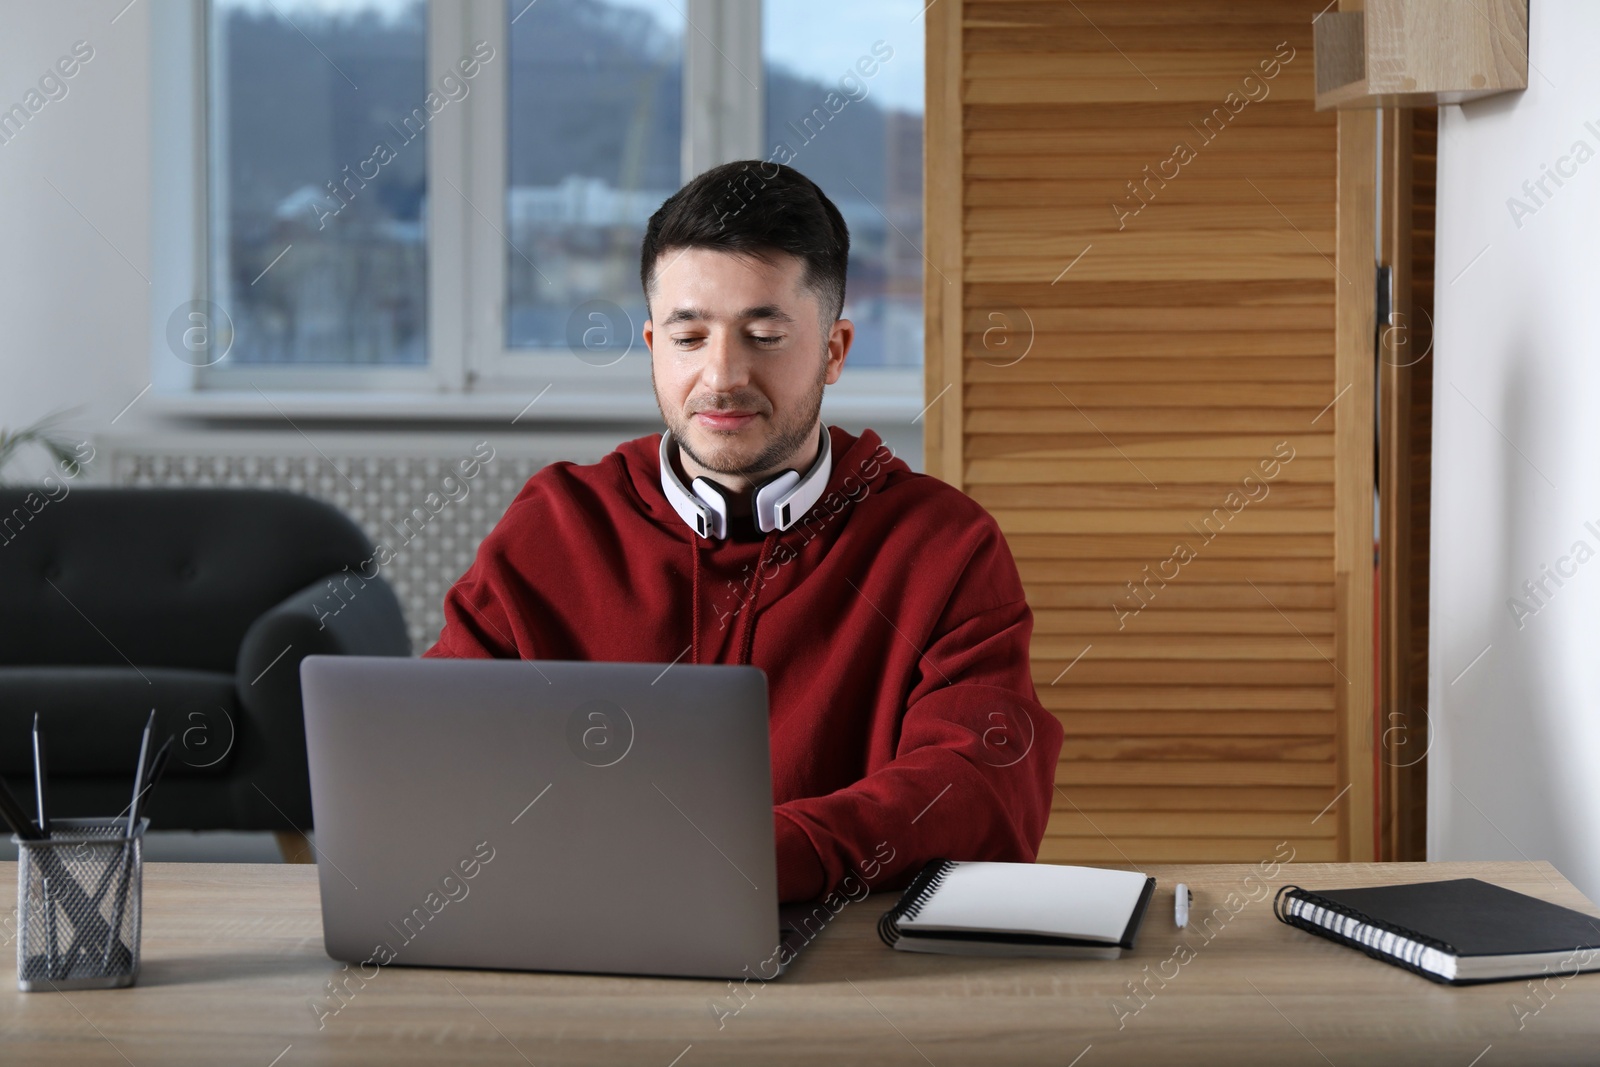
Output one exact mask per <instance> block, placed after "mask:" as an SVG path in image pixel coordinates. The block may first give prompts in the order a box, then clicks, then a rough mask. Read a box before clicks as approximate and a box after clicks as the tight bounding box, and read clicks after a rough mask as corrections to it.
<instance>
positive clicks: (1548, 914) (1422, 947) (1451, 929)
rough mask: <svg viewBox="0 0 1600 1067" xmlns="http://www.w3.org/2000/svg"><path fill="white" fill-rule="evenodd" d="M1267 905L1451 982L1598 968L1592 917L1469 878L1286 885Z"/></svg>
mask: <svg viewBox="0 0 1600 1067" xmlns="http://www.w3.org/2000/svg"><path fill="white" fill-rule="evenodd" d="M1272 910H1273V913H1274V914H1276V915H1277V916H1278V918H1279V919H1280V920H1282V921H1283V922H1286V923H1288V924H1289V925H1290V926H1296V927H1299V928H1300V929H1302V930H1308V931H1310V932H1311V933H1313V934H1317V935H1319V936H1321V937H1326V938H1328V939H1329V940H1331V941H1337V942H1338V943H1340V944H1342V945H1348V946H1350V947H1351V948H1357V949H1360V950H1361V951H1362V952H1365V953H1366V954H1367V955H1369V956H1371V957H1373V958H1374V959H1380V960H1383V961H1384V962H1385V963H1392V964H1394V965H1395V966H1396V967H1404V968H1405V969H1406V970H1409V971H1415V972H1416V973H1418V974H1420V975H1422V976H1423V977H1424V978H1430V979H1432V980H1433V981H1435V982H1445V983H1448V984H1450V985H1465V984H1468V983H1473V982H1498V981H1506V980H1509V979H1514V978H1530V977H1538V976H1540V975H1543V974H1547V973H1548V974H1559V975H1562V976H1567V977H1570V976H1571V975H1574V974H1577V973H1578V972H1579V971H1592V970H1600V917H1595V916H1592V915H1585V914H1584V913H1583V912H1580V911H1574V910H1572V909H1571V908H1564V907H1562V906H1561V905H1559V904H1551V903H1549V902H1548V901H1544V900H1539V899H1538V898H1537V897H1530V896H1528V895H1527V894H1525V893H1518V892H1516V891H1515V890H1511V889H1505V888H1503V887H1501V886H1497V885H1491V884H1489V883H1488V882H1483V881H1480V880H1478V879H1476V878H1454V879H1451V880H1449V881H1442V882H1417V883H1412V884H1409V885H1383V886H1371V887H1368V888H1365V889H1338V890H1328V891H1321V892H1311V891H1310V890H1306V889H1301V888H1300V887H1299V886H1295V885H1286V886H1284V887H1283V888H1282V889H1280V890H1278V895H1277V896H1276V897H1275V898H1274V899H1273V902H1272Z"/></svg>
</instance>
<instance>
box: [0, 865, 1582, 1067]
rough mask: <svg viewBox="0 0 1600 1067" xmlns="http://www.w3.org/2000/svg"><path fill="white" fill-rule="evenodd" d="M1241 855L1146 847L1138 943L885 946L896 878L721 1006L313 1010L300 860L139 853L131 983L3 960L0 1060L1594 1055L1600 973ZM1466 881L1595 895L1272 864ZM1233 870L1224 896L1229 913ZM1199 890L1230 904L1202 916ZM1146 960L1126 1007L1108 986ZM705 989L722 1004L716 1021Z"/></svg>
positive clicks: (1533, 869)
mask: <svg viewBox="0 0 1600 1067" xmlns="http://www.w3.org/2000/svg"><path fill="white" fill-rule="evenodd" d="M1254 870H1255V867H1254V866H1252V865H1244V864H1239V865H1217V866H1171V867H1152V868H1150V873H1152V874H1154V875H1155V876H1156V878H1157V885H1158V888H1157V891H1156V897H1155V901H1154V903H1153V905H1152V908H1151V912H1150V914H1149V916H1148V918H1147V920H1146V922H1145V926H1144V930H1143V932H1142V933H1141V935H1140V938H1139V948H1138V950H1137V951H1136V952H1134V953H1132V954H1130V955H1127V956H1124V957H1123V958H1122V959H1121V960H1117V961H1114V962H1105V961H1055V960H1039V959H1032V960H1003V959H964V958H960V957H949V956H930V955H922V954H916V953H906V952H894V951H891V950H889V949H888V948H886V947H885V946H884V945H883V944H881V943H880V942H879V941H878V938H877V934H876V932H875V931H874V923H875V921H876V920H877V918H878V916H879V914H880V913H881V912H882V911H883V910H884V909H885V908H886V907H888V906H889V904H890V903H892V900H893V895H892V894H875V895H874V896H871V897H869V898H867V899H865V900H863V901H860V902H858V903H853V904H849V905H847V906H846V907H845V908H844V909H843V911H842V912H840V914H839V915H838V917H837V918H836V919H835V920H834V921H833V922H832V924H830V925H829V926H828V927H827V928H826V929H825V930H824V931H823V933H822V934H821V935H820V936H819V937H818V938H817V940H816V941H815V942H814V943H813V944H812V945H811V946H810V947H809V948H808V949H807V951H806V953H805V954H804V955H802V956H801V957H800V958H799V960H797V961H796V963H795V964H794V966H793V967H792V968H791V970H790V972H789V974H787V975H786V976H785V977H784V978H783V979H781V980H779V981H778V982H774V983H770V984H766V985H758V984H756V983H753V982H752V983H751V984H750V985H749V988H748V991H746V992H745V998H746V999H745V1002H744V1003H743V1006H742V1007H740V1006H739V1005H740V1001H739V1000H738V999H736V998H735V995H734V991H733V989H732V988H731V987H730V985H729V984H728V983H725V982H710V981H701V980H691V979H640V978H608V977H596V976H587V975H555V974H513V973H504V972H477V971H445V970H431V969H414V968H405V967H395V968H389V969H385V970H382V971H380V972H378V973H377V974H376V976H375V977H373V978H371V979H370V980H369V981H367V982H366V983H365V984H364V985H359V984H358V983H357V982H355V981H352V982H351V985H350V988H351V989H352V990H353V992H352V993H350V994H348V997H349V999H348V1001H347V1002H345V1003H344V1005H343V1007H342V1008H341V1009H340V1010H339V1011H338V1013H337V1014H330V1015H326V1016H324V1017H323V1018H322V1020H321V1021H322V1023H323V1025H322V1028H321V1029H319V1028H318V1013H317V1011H316V1010H315V1009H314V1008H313V1006H312V1005H313V1004H316V1003H327V1004H337V1003H338V1002H337V1001H334V1000H332V999H331V998H330V997H329V995H328V992H327V989H326V987H325V983H327V982H328V981H329V980H330V979H334V978H336V977H339V976H340V975H341V973H342V972H341V965H339V964H335V963H334V962H333V961H331V960H329V959H328V958H327V957H326V956H325V955H324V954H323V951H322V931H321V922H320V917H319V908H318V902H317V888H316V880H315V875H316V871H315V870H314V869H313V868H311V867H304V866H290V865H282V866H279V865H264V864H172V863H153V864H149V865H147V867H146V868H145V905H144V907H145V929H144V943H143V952H144V965H143V971H142V973H141V975H140V979H139V984H138V985H137V986H135V987H133V988H131V989H124V990H111V991H100V992H74V993H19V992H16V991H15V990H14V988H12V979H11V974H10V964H9V962H8V963H7V964H6V968H7V974H6V976H5V986H6V987H7V988H5V989H4V990H0V1062H3V1063H5V1064H8V1065H11V1064H17V1065H22V1064H35V1063H49V1064H57V1063H60V1064H67V1063H70V1064H116V1065H123V1064H127V1063H131V1064H136V1065H138V1067H147V1065H161V1067H169V1065H175V1064H206V1065H208V1067H210V1065H215V1064H245V1065H249V1067H269V1065H275V1067H299V1065H301V1064H324V1063H341V1064H342V1063H404V1064H413V1063H415V1064H422V1063H444V1062H451V1061H458V1060H466V1059H468V1058H470V1060H471V1062H473V1063H474V1064H476V1063H495V1064H524V1063H532V1064H538V1065H539V1067H545V1065H547V1064H639V1065H646V1067H668V1065H673V1067H700V1065H702V1064H710V1063H737V1064H759V1065H762V1067H770V1065H777V1064H788V1063H795V1064H802V1063H804V1064H813V1063H826V1064H873V1065H877V1064H908V1065H921V1064H925V1063H932V1064H937V1065H939V1067H946V1065H954V1064H974V1063H1006V1064H1034V1063H1037V1064H1051V1065H1054V1067H1068V1065H1074V1064H1075V1065H1077V1067H1102V1065H1106V1064H1119V1063H1140V1064H1152V1063H1161V1064H1170V1063H1216V1064H1250V1063H1271V1064H1291V1065H1292V1064H1310V1065H1322V1064H1325V1063H1331V1064H1337V1065H1339V1067H1344V1065H1346V1064H1406V1065H1413V1064H1441V1065H1448V1067H1469V1065H1473V1064H1476V1065H1478V1067H1501V1065H1506V1064H1536V1063H1552V1064H1553V1063H1569V1064H1570V1063H1593V1062H1596V1060H1597V1059H1600V974H1594V975H1580V976H1578V977H1577V978H1574V979H1570V980H1568V981H1567V982H1566V983H1565V986H1564V987H1563V986H1562V985H1560V984H1558V982H1557V981H1556V980H1554V979H1552V980H1550V982H1549V986H1548V990H1541V993H1540V995H1539V996H1536V995H1535V994H1534V993H1533V992H1531V991H1530V987H1529V985H1528V984H1527V983H1523V982H1510V983H1500V984H1494V985H1485V986H1472V987H1464V988H1451V987H1448V986H1441V985H1436V984H1434V983H1432V982H1429V981H1427V980H1425V979H1423V978H1420V977H1418V976H1416V975H1414V974H1410V973H1408V972H1406V971H1403V970H1400V969H1399V968H1396V967H1391V966H1388V965H1386V964H1383V963H1379V962H1377V961H1374V960H1370V959H1368V958H1366V957H1365V956H1363V955H1361V954H1360V953H1358V952H1355V951H1353V950H1350V949H1347V948H1342V947H1340V946H1338V945H1334V944H1332V943H1331V942H1328V941H1323V940H1320V939H1318V938H1315V937H1313V936H1311V935H1309V934H1306V933H1303V932H1301V931H1299V930H1295V929H1292V928H1290V927H1288V926H1284V925H1283V924H1281V923H1279V922H1278V921H1277V920H1276V919H1275V918H1273V916H1272V910H1271V901H1270V897H1269V898H1267V899H1262V900H1259V901H1257V902H1244V903H1243V904H1242V906H1241V904H1240V902H1241V901H1243V900H1244V897H1245V895H1248V894H1249V892H1250V890H1251V888H1252V887H1253V886H1254V884H1255V883H1254V881H1252V882H1249V883H1246V882H1245V876H1246V875H1247V874H1250V873H1252V872H1253V871H1254ZM1464 876H1476V877H1480V878H1483V879H1485V880H1488V881H1493V882H1497V883H1499V884H1501V885H1505V886H1509V887H1511V888H1513V889H1517V890H1521V891H1523V892H1527V893H1530V894H1532V895H1534V896H1538V897H1543V898H1545V899H1547V900H1553V901H1556V902H1558V903H1561V904H1566V905H1569V906H1572V907H1577V908H1581V909H1583V910H1585V911H1587V912H1590V913H1591V914H1593V913H1595V908H1594V907H1593V905H1591V904H1589V902H1588V901H1587V900H1585V899H1584V898H1583V896H1582V895H1581V894H1579V893H1578V891H1577V890H1576V889H1575V888H1573V886H1572V885H1571V884H1570V883H1568V882H1567V880H1566V879H1565V878H1563V877H1562V876H1561V875H1560V874H1558V873H1557V872H1556V870H1555V869H1554V868H1553V867H1551V866H1550V865H1549V864H1548V863H1437V864H1421V863H1416V864H1388V865H1379V864H1293V865H1289V866H1286V867H1285V868H1283V871H1282V872H1281V873H1280V875H1279V876H1278V877H1276V878H1273V879H1270V880H1269V884H1270V887H1271V888H1272V889H1274V890H1275V889H1276V887H1277V886H1278V885H1280V884H1283V883H1285V882H1295V883H1297V884H1300V885H1303V886H1305V887H1307V888H1337V887H1340V886H1353V885H1371V884H1379V883H1385V882H1404V881H1415V880H1427V879H1438V878H1456V877H1464ZM1179 881H1185V882H1188V883H1189V885H1190V886H1191V887H1193V889H1194V892H1195V894H1196V901H1195V906H1194V912H1193V917H1192V918H1191V925H1190V927H1189V928H1188V930H1187V931H1186V932H1183V933H1180V932H1179V931H1177V930H1175V929H1174V927H1173V925H1172V891H1173V886H1174V885H1175V884H1176V883H1177V882H1179ZM15 887H16V871H15V864H10V863H7V864H0V909H3V912H0V914H4V915H6V916H11V915H14V913H13V912H12V910H11V909H12V908H13V906H14V904H15V893H16V888H15ZM1236 891H1237V892H1239V893H1240V894H1241V896H1239V897H1236V898H1235V901H1234V905H1235V907H1237V908H1238V909H1239V910H1238V911H1237V914H1232V915H1229V914H1228V911H1227V908H1226V907H1225V901H1226V900H1227V898H1228V895H1229V893H1231V892H1236ZM1219 906H1222V907H1223V911H1222V912H1221V914H1222V915H1224V916H1227V917H1226V918H1225V919H1224V920H1222V921H1217V920H1213V922H1212V924H1211V926H1210V927H1209V928H1208V930H1204V931H1203V930H1202V929H1201V927H1200V925H1199V924H1200V923H1201V922H1202V920H1204V918H1205V917H1206V916H1207V915H1211V914H1213V909H1215V908H1217V907H1219ZM1208 932H1209V939H1208V936H1207V934H1208ZM13 937H14V935H13V933H12V931H11V922H5V923H3V925H0V943H3V946H4V947H5V948H6V949H7V951H8V952H9V950H10V946H11V944H12V940H11V939H12V938H13ZM1180 944H1187V945H1188V946H1189V948H1190V950H1191V951H1192V957H1190V958H1187V959H1186V960H1185V958H1184V955H1183V954H1182V953H1179V952H1177V948H1178V946H1179V945H1180ZM1146 968H1148V970H1146ZM1147 975H1153V976H1154V977H1152V978H1150V979H1149V985H1148V989H1149V990H1150V991H1151V992H1150V993H1148V994H1147V995H1146V997H1145V999H1144V1000H1143V1002H1142V1007H1141V1006H1140V1005H1141V1001H1140V1000H1138V999H1136V998H1135V997H1134V996H1133V995H1132V994H1131V993H1130V991H1129V987H1128V983H1130V982H1142V981H1144V980H1145V978H1146V976H1147ZM1163 978H1165V980H1164V981H1163ZM713 1004H720V1005H722V1007H723V1011H724V1013H725V1014H724V1015H723V1017H722V1019H721V1025H720V1028H719V1020H718V1018H717V1013H716V1012H714V1011H713V1007H712V1005H713ZM1118 1004H1120V1005H1122V1006H1123V1011H1122V1012H1121V1013H1119V1012H1118V1011H1117V1010H1116V1009H1115V1008H1114V1007H1113V1005H1118ZM1513 1005H1520V1006H1522V1008H1523V1011H1522V1012H1521V1013H1518V1012H1517V1011H1516V1010H1514V1008H1513ZM735 1009H737V1010H735ZM1519 1022H1520V1024H1521V1025H1520V1029H1519ZM1119 1023H1120V1027H1119ZM1491 1046H1492V1048H1491ZM1486 1050H1487V1051H1486Z"/></svg>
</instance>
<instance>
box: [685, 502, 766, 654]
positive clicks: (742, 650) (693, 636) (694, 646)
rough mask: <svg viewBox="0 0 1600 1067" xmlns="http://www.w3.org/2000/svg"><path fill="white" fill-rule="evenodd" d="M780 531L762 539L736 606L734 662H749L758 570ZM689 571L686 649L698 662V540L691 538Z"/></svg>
mask: <svg viewBox="0 0 1600 1067" xmlns="http://www.w3.org/2000/svg"><path fill="white" fill-rule="evenodd" d="M778 533H779V531H777V530H774V531H772V532H771V533H769V534H768V535H767V536H766V539H765V540H763V541H762V542H761V555H760V557H759V558H758V559H757V560H756V570H755V574H754V575H752V576H751V579H750V591H749V592H748V593H746V594H745V598H744V603H743V604H742V605H740V607H739V613H740V614H741V615H742V616H744V617H743V618H742V619H741V620H740V622H739V659H738V660H737V662H738V663H739V664H740V665H741V666H743V665H747V664H748V663H749V662H750V653H751V649H752V648H753V647H754V645H755V639H756V606H757V605H758V604H759V603H760V602H761V586H762V581H763V580H762V577H761V572H762V571H763V570H765V569H766V566H767V561H768V560H770V559H771V558H772V547H773V546H774V545H776V544H777V543H778ZM689 554H690V560H691V565H690V570H691V573H692V574H693V578H692V582H693V586H692V592H691V594H690V596H691V601H690V604H691V608H692V611H691V615H690V622H689V632H690V637H689V648H690V657H689V662H690V663H699V662H700V542H699V541H698V540H693V539H691V540H690V542H689Z"/></svg>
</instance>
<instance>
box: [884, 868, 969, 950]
mask: <svg viewBox="0 0 1600 1067" xmlns="http://www.w3.org/2000/svg"><path fill="white" fill-rule="evenodd" d="M954 867H955V863H954V861H952V860H946V859H935V860H929V861H928V862H927V863H926V864H924V865H923V868H922V870H920V871H918V872H917V876H916V877H915V878H913V879H911V884H910V885H908V886H906V889H905V892H904V893H901V894H900V899H899V900H898V901H896V902H895V905H894V907H892V908H890V909H889V910H888V911H886V912H884V913H883V914H882V915H881V916H879V918H878V936H879V937H880V938H882V939H883V943H884V944H885V945H888V946H890V947H891V948H892V947H894V943H895V942H896V941H898V940H900V927H899V925H898V924H899V922H900V920H901V919H902V918H907V919H915V918H916V917H917V912H919V911H921V910H922V905H923V904H924V903H926V902H927V899H928V897H929V896H930V895H932V893H933V891H934V890H935V889H937V888H939V883H940V882H943V881H944V877H945V875H946V874H948V873H949V872H950V871H951V869H952V868H954Z"/></svg>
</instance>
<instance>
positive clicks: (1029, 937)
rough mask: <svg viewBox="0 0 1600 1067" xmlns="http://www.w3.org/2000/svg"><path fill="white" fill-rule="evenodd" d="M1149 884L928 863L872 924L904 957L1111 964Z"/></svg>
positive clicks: (988, 864)
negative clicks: (1072, 959)
mask: <svg viewBox="0 0 1600 1067" xmlns="http://www.w3.org/2000/svg"><path fill="white" fill-rule="evenodd" d="M1155 887H1156V880H1155V879H1154V878H1151V877H1148V876H1146V875H1143V874H1139V873H1137V872H1134V871H1113V870H1105V869H1102V868H1099V867H1066V866H1056V865H1053V864H1045V863H999V862H993V861H963V860H945V859H936V860H933V861H931V862H929V863H928V864H927V865H926V866H925V867H923V869H922V870H921V871H920V872H918V874H917V876H916V878H914V879H913V880H912V882H911V884H910V885H908V886H907V887H906V889H905V892H904V893H902V894H901V896H900V900H899V901H898V902H897V903H896V904H895V906H894V907H892V908H890V909H889V910H888V911H886V912H884V914H883V917H882V918H881V919H879V920H878V936H879V937H881V938H882V939H883V941H884V943H885V944H888V945H890V946H892V947H894V948H896V949H899V950H901V951H904V952H940V953H946V954H950V955H962V956H1066V957H1079V958H1085V959H1116V958H1117V957H1118V956H1120V955H1122V953H1123V950H1124V949H1131V948H1133V942H1134V938H1135V937H1136V936H1137V935H1138V933H1139V924H1140V923H1141V922H1143V920H1144V913H1145V909H1146V908H1147V907H1148V906H1149V904H1150V897H1151V895H1152V894H1153V893H1154V892H1155Z"/></svg>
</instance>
